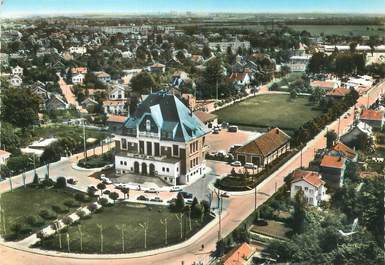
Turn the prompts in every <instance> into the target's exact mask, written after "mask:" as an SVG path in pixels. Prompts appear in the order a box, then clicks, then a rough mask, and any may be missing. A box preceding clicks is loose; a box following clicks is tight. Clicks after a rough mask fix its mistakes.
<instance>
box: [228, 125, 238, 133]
mask: <svg viewBox="0 0 385 265" xmlns="http://www.w3.org/2000/svg"><path fill="white" fill-rule="evenodd" d="M227 131H228V132H238V126H236V125H230V126H229V127H228V128H227Z"/></svg>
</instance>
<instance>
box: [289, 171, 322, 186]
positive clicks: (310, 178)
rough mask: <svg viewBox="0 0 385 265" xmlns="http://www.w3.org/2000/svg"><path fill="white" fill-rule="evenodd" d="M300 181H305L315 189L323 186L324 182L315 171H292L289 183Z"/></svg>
mask: <svg viewBox="0 0 385 265" xmlns="http://www.w3.org/2000/svg"><path fill="white" fill-rule="evenodd" d="M300 180H303V181H306V182H307V183H309V184H310V185H313V186H314V187H317V188H318V187H320V186H321V185H323V184H325V182H324V181H323V180H322V179H321V176H320V174H319V173H318V172H315V171H307V170H296V171H294V172H293V180H292V182H291V183H294V182H297V181H300Z"/></svg>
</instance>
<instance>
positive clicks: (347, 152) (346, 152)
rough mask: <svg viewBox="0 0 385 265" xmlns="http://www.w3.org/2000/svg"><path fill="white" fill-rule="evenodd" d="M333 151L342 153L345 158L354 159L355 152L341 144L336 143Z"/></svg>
mask: <svg viewBox="0 0 385 265" xmlns="http://www.w3.org/2000/svg"><path fill="white" fill-rule="evenodd" d="M333 150H335V151H338V152H341V153H343V154H344V155H345V156H346V157H347V158H350V159H353V158H355V157H356V155H357V154H356V152H355V151H354V150H353V149H351V148H350V147H348V146H346V145H345V144H343V143H337V144H336V145H335V146H333Z"/></svg>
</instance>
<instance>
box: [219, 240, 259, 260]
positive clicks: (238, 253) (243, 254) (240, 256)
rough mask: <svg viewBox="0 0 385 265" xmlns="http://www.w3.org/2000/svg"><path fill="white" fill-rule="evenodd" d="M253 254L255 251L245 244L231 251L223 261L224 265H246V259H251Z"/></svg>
mask: <svg viewBox="0 0 385 265" xmlns="http://www.w3.org/2000/svg"><path fill="white" fill-rule="evenodd" d="M253 252H254V250H253V248H252V247H251V246H250V245H249V244H247V243H243V244H242V245H240V246H239V247H238V248H235V249H233V250H232V251H230V253H229V255H227V256H226V257H225V258H224V259H223V265H244V264H246V260H245V259H249V258H250V256H251V255H252V254H253Z"/></svg>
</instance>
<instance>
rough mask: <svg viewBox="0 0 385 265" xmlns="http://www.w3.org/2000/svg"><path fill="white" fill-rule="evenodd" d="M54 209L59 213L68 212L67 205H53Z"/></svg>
mask: <svg viewBox="0 0 385 265" xmlns="http://www.w3.org/2000/svg"><path fill="white" fill-rule="evenodd" d="M52 210H54V211H55V212H57V213H68V209H67V207H64V206H61V205H52Z"/></svg>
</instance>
